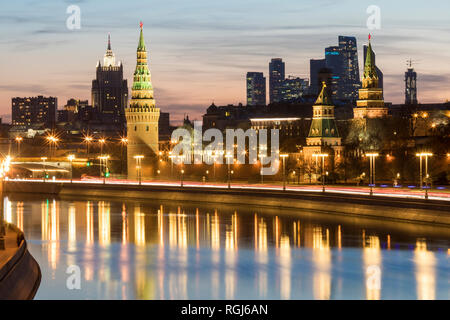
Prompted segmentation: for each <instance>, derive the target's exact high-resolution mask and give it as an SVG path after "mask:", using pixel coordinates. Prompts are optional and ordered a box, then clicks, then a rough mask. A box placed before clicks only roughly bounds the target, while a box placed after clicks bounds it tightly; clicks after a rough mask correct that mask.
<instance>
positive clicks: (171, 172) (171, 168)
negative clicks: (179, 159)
mask: <svg viewBox="0 0 450 320" xmlns="http://www.w3.org/2000/svg"><path fill="white" fill-rule="evenodd" d="M169 158H170V160H171V161H170V163H171V166H170V178H172V179H173V159H175V158H176V156H174V155H170V156H169Z"/></svg>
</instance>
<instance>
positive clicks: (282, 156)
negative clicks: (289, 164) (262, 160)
mask: <svg viewBox="0 0 450 320" xmlns="http://www.w3.org/2000/svg"><path fill="white" fill-rule="evenodd" d="M280 157H281V159H283V191H284V190H286V158H287V157H289V155H287V154H280Z"/></svg>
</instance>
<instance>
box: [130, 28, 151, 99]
mask: <svg viewBox="0 0 450 320" xmlns="http://www.w3.org/2000/svg"><path fill="white" fill-rule="evenodd" d="M140 27H141V33H140V36H139V45H138V48H137V64H136V70H135V71H134V78H133V87H132V92H131V95H132V99H131V102H130V106H131V107H132V108H154V107H155V100H154V99H153V86H152V80H151V74H150V70H149V68H148V60H147V50H146V47H145V41H144V33H143V24H142V22H141V23H140Z"/></svg>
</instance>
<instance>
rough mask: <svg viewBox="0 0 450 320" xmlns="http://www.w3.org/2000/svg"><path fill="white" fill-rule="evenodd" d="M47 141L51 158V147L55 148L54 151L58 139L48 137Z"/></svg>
mask: <svg viewBox="0 0 450 320" xmlns="http://www.w3.org/2000/svg"><path fill="white" fill-rule="evenodd" d="M47 140H48V143H49V147H50V156H53V151H52V150H53V149H52V145H53V146H54V147H55V148H54V149H56V144H57V143H58V141H59V139H58V138H56V137H55V136H48V137H47Z"/></svg>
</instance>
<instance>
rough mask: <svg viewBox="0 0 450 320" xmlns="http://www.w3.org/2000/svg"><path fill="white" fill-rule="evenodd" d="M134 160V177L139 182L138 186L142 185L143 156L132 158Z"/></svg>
mask: <svg viewBox="0 0 450 320" xmlns="http://www.w3.org/2000/svg"><path fill="white" fill-rule="evenodd" d="M134 159H135V160H136V176H137V179H138V181H139V185H141V184H142V159H144V156H140V155H139V156H134Z"/></svg>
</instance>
